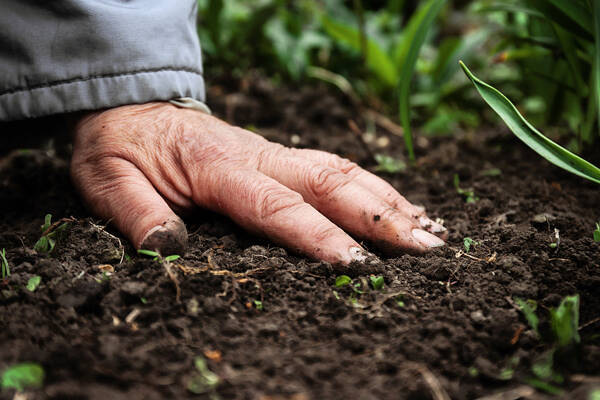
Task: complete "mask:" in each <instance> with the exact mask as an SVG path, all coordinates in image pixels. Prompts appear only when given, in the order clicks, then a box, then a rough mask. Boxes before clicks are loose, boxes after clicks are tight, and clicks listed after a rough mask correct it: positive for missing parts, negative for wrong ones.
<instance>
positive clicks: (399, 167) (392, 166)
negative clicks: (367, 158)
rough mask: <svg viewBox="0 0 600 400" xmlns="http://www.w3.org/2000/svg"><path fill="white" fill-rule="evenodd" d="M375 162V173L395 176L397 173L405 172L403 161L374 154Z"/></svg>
mask: <svg viewBox="0 0 600 400" xmlns="http://www.w3.org/2000/svg"><path fill="white" fill-rule="evenodd" d="M375 161H377V166H376V167H375V171H378V172H387V173H388V174H397V173H398V172H403V171H404V170H406V163H404V161H402V160H397V159H395V158H393V157H390V156H385V155H383V154H375Z"/></svg>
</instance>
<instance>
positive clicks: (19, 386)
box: [1, 363, 45, 392]
mask: <svg viewBox="0 0 600 400" xmlns="http://www.w3.org/2000/svg"><path fill="white" fill-rule="evenodd" d="M44 376H45V374H44V369H43V368H42V366H41V365H39V364H36V363H22V364H16V365H13V366H12V367H9V368H8V369H6V370H5V371H4V372H3V373H2V383H1V386H2V389H16V390H18V391H20V392H22V391H23V390H25V389H29V388H32V389H34V388H40V387H42V386H43V384H44Z"/></svg>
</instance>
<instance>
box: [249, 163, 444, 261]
mask: <svg viewBox="0 0 600 400" xmlns="http://www.w3.org/2000/svg"><path fill="white" fill-rule="evenodd" d="M260 166H261V168H262V172H264V173H265V174H266V175H269V176H272V177H273V178H274V179H276V180H277V181H279V182H280V183H282V184H283V185H285V186H287V187H289V188H290V189H292V190H294V191H296V192H298V193H300V194H301V195H302V196H303V197H304V200H305V201H306V202H307V203H309V204H311V205H312V206H313V207H315V208H316V209H317V210H319V211H320V212H321V213H323V214H324V215H326V216H327V217H328V218H330V219H331V220H332V221H333V222H334V223H336V224H337V225H339V226H341V227H343V228H345V229H346V230H348V231H350V232H353V233H355V234H357V235H359V236H360V237H363V238H368V239H370V240H373V241H375V242H376V243H377V244H378V245H379V246H380V247H382V248H383V249H384V250H388V251H392V252H397V251H398V250H402V251H406V252H411V253H423V252H425V251H427V250H428V249H429V248H432V247H438V246H441V245H443V244H444V241H443V240H441V239H439V238H438V237H437V236H434V235H432V234H430V233H428V232H426V231H424V230H422V229H420V228H421V227H420V226H419V225H418V224H417V221H415V220H413V219H411V218H407V217H406V216H405V215H404V214H402V213H401V212H399V211H398V210H396V209H394V208H393V207H391V206H390V205H389V204H388V203H386V202H385V201H383V200H382V199H380V198H379V197H378V196H376V195H374V194H373V193H371V192H370V191H369V190H367V189H365V188H364V187H363V186H361V185H359V184H357V183H356V182H354V180H352V179H351V178H350V177H348V176H346V175H345V174H344V173H342V172H341V171H339V170H337V169H334V168H330V167H328V166H325V165H322V164H319V163H315V162H313V161H311V160H308V159H305V158H301V157H280V156H278V154H276V153H273V154H272V156H270V157H269V155H266V156H265V159H264V160H262V162H261V163H260Z"/></svg>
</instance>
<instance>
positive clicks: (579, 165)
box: [460, 0, 600, 183]
mask: <svg viewBox="0 0 600 400" xmlns="http://www.w3.org/2000/svg"><path fill="white" fill-rule="evenodd" d="M598 1H600V0H598ZM460 66H461V67H462V69H463V70H464V71H465V74H466V75H467V76H468V77H469V79H471V81H472V82H473V84H474V85H475V88H476V89H477V91H478V92H479V94H480V95H481V97H482V98H483V100H485V102H486V103H487V104H488V105H489V106H490V107H491V108H492V109H493V110H494V111H495V112H496V113H497V114H498V115H499V116H500V118H502V120H503V121H504V122H505V123H506V125H508V127H509V128H510V130H511V131H512V132H513V133H514V134H515V135H516V136H517V137H518V138H519V139H521V140H522V141H523V142H524V143H525V144H526V145H527V146H529V147H530V148H531V149H533V150H534V151H535V152H536V153H538V154H539V155H541V156H542V157H544V158H545V159H546V160H548V161H550V162H551V163H552V164H554V165H556V166H558V167H560V168H563V169H565V170H567V171H569V172H571V173H573V174H575V175H578V176H581V177H583V178H586V179H589V180H590V181H592V182H596V183H600V169H598V168H597V167H596V166H594V165H592V164H590V163H589V162H587V161H585V160H584V159H583V158H581V157H579V156H577V155H575V154H573V153H571V152H570V151H569V150H567V149H565V148H564V147H562V146H560V145H558V144H556V143H554V142H553V141H552V140H550V139H548V138H547V137H546V136H544V135H543V134H541V133H540V132H539V131H538V130H537V129H535V128H534V127H533V126H532V125H531V124H530V123H529V122H527V120H526V119H525V118H523V116H522V115H521V114H520V113H519V111H518V110H517V108H516V107H515V106H514V105H513V104H512V103H511V102H510V100H508V99H507V98H506V97H505V96H504V95H503V94H502V93H500V92H499V91H498V90H497V89H495V88H494V87H492V86H490V85H488V84H487V83H485V82H483V81H482V80H481V79H479V78H477V77H476V76H475V75H473V73H472V72H471V71H470V70H469V69H468V68H467V66H466V65H465V64H464V63H463V62H462V61H461V62H460Z"/></svg>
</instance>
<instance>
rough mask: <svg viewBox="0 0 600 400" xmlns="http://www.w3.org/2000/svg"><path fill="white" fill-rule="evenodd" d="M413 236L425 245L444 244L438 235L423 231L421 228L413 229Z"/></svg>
mask: <svg viewBox="0 0 600 400" xmlns="http://www.w3.org/2000/svg"><path fill="white" fill-rule="evenodd" d="M412 235H413V237H414V238H415V239H416V240H417V241H418V242H419V243H421V244H422V245H423V246H425V247H440V246H443V245H444V241H443V240H442V239H440V238H439V237H437V236H435V235H432V234H431V233H429V232H425V231H424V230H422V229H413V230H412Z"/></svg>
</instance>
